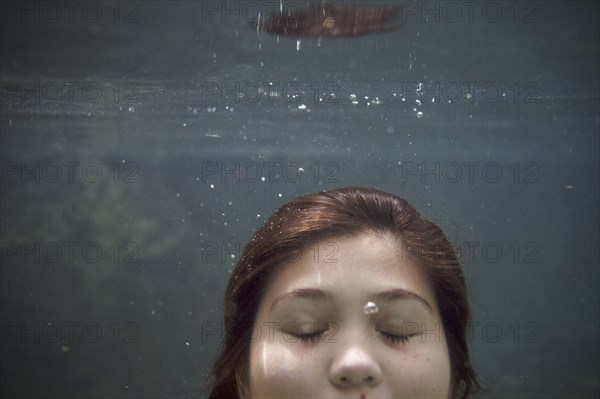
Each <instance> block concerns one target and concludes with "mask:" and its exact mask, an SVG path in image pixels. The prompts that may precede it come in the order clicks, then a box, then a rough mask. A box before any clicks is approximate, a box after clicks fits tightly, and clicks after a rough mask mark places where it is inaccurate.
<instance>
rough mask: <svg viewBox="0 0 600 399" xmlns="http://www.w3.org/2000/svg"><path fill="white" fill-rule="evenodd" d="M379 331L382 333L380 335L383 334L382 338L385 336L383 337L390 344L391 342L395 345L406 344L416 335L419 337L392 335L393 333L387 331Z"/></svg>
mask: <svg viewBox="0 0 600 399" xmlns="http://www.w3.org/2000/svg"><path fill="white" fill-rule="evenodd" d="M377 331H379V333H380V334H381V335H382V336H383V337H384V338H385V339H386V340H388V341H389V342H391V343H393V344H398V343H400V342H402V343H406V342H408V340H409V339H410V338H411V337H414V336H415V335H417V334H409V335H402V334H392V333H389V332H387V331H384V330H377Z"/></svg>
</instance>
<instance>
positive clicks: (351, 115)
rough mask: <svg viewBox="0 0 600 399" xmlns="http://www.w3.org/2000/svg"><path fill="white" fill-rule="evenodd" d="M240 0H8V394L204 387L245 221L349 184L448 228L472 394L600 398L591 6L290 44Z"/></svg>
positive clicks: (139, 393)
mask: <svg viewBox="0 0 600 399" xmlns="http://www.w3.org/2000/svg"><path fill="white" fill-rule="evenodd" d="M225 3H227V4H228V6H229V7H231V8H230V9H231V10H234V11H233V13H232V14H227V13H223V10H222V9H220V7H223V4H225ZM249 3H253V4H254V5H257V6H258V7H263V8H267V9H268V10H270V9H271V6H270V5H265V3H263V2H246V3H241V2H233V1H232V2H215V3H211V2H191V1H189V2H188V1H173V2H166V1H148V2H117V3H113V2H96V3H94V2H89V3H80V5H81V6H80V7H76V8H75V9H74V11H73V15H72V18H71V17H70V16H69V14H68V10H67V9H66V8H65V7H66V6H64V5H61V3H56V4H58V5H59V6H58V8H56V7H55V8H52V7H49V6H47V5H44V4H45V3H38V2H27V5H26V6H23V5H17V4H16V3H11V2H6V3H3V7H4V8H3V9H2V16H1V18H2V28H1V33H2V34H1V39H0V43H1V57H0V66H1V70H0V77H1V81H2V88H1V93H2V102H1V108H0V111H1V113H0V127H1V134H0V139H1V142H0V144H1V145H0V156H1V158H2V186H1V187H2V191H1V202H0V215H1V224H0V229H1V235H2V237H1V240H2V248H1V249H2V264H1V269H0V270H1V292H2V296H1V301H2V302H1V320H2V349H1V354H0V359H1V360H0V362H1V363H0V364H1V376H0V378H1V386H2V387H1V390H2V392H1V393H2V396H3V397H61V398H64V397H69V398H79V397H92V398H100V397H189V396H197V397H202V395H203V392H202V391H201V390H200V389H201V387H202V385H203V384H204V383H205V380H206V373H207V368H208V367H209V365H210V364H211V361H212V359H213V357H214V356H215V354H216V353H217V349H218V346H219V344H220V338H219V334H220V329H221V325H220V323H221V318H222V309H221V308H222V303H221V301H222V295H223V291H224V287H225V283H226V281H227V279H228V277H229V272H230V270H231V268H232V267H233V264H234V263H235V260H236V259H237V257H236V255H239V252H240V251H241V248H243V245H244V244H245V242H246V241H247V240H248V239H249V238H250V235H251V234H252V232H253V231H254V230H255V229H256V228H257V227H258V226H259V225H260V224H261V223H262V222H263V221H264V220H265V218H266V217H268V215H270V213H271V212H273V211H274V210H275V209H276V208H277V207H278V206H279V205H281V204H282V203H283V202H285V201H288V200H290V199H292V198H294V197H295V196H297V195H300V194H303V193H308V192H313V191H317V190H321V189H328V188H334V187H343V186H349V185H360V186H370V187H377V188H380V189H383V190H386V191H390V192H393V193H395V194H398V195H400V196H403V197H405V198H407V199H408V200H409V201H411V202H413V203H414V204H415V205H416V206H417V207H418V208H419V209H421V210H422V211H423V212H424V213H425V214H426V215H427V216H428V217H430V218H432V219H434V220H436V221H437V222H438V223H439V224H440V225H441V226H442V227H443V228H444V229H445V230H446V231H447V232H448V234H449V236H450V238H451V239H452V240H453V241H455V242H457V243H459V244H460V245H461V249H462V253H463V257H464V258H463V259H464V264H465V270H466V274H467V277H468V284H469V289H470V297H471V304H472V311H473V317H474V323H473V330H472V336H471V350H472V353H473V360H474V364H475V367H476V370H477V371H478V373H479V375H480V377H481V379H482V380H483V382H484V384H485V385H486V386H487V387H488V390H489V391H488V393H487V394H485V395H482V397H486V398H497V397H498V398H500V397H501V398H523V397H531V398H533V397H552V398H565V397H573V398H575V397H577V398H580V397H581V398H583V397H590V398H591V397H597V396H598V395H599V390H600V389H599V381H598V375H599V364H598V314H599V309H598V286H599V276H598V258H599V256H598V255H599V254H598V239H599V237H598V225H599V223H598V221H599V220H598V177H599V176H598V175H599V173H598V166H599V162H598V153H599V141H598V127H599V116H598V106H599V103H598V91H599V90H598V89H599V87H598V83H599V82H598V67H599V58H598V28H599V26H598V25H599V23H598V11H599V10H598V3H597V2H591V1H590V2H587V1H584V2H567V1H548V2H495V3H494V2H480V3H478V8H475V9H474V14H473V15H472V19H471V18H470V16H469V14H468V8H466V6H465V5H464V4H463V3H460V2H459V3H454V4H458V9H459V10H460V11H461V12H462V17H461V18H460V19H459V20H458V21H456V22H452V21H451V19H453V17H452V15H454V14H450V12H451V11H452V10H450V9H448V8H447V7H448V6H447V4H446V3H443V2H433V1H432V2H426V3H422V2H419V3H398V4H410V7H413V6H414V7H416V8H406V9H405V11H411V12H412V11H413V10H416V11H415V12H416V13H415V14H410V15H407V14H406V13H405V15H404V17H403V18H404V21H403V26H402V27H401V29H399V30H398V31H396V32H392V33H383V34H374V35H369V36H364V37H359V38H352V37H351V38H334V39H329V40H328V39H323V40H319V39H317V38H309V39H302V40H301V41H300V43H298V42H297V40H296V39H295V38H288V37H279V38H277V37H276V36H270V35H268V34H265V33H261V34H256V32H255V31H253V30H252V29H251V28H250V24H249V23H248V19H250V17H251V16H252V15H251V13H250V11H249V9H248V8H246V9H244V7H248V6H247V4H249ZM305 3H306V2H297V3H296V4H300V5H304V4H305ZM268 4H270V3H268ZM289 4H292V2H289V1H286V2H284V5H286V6H289ZM207 5H211V6H215V7H216V10H217V11H216V12H214V13H213V11H212V10H214V8H206V7H207ZM23 7H29V8H26V9H24V8H23ZM424 7H425V8H424ZM427 7H429V8H427ZM484 8H485V9H486V10H487V11H488V12H489V14H485V15H483V14H482V10H483V9H484ZM83 9H85V10H86V12H88V13H89V14H82V13H81V11H82V10H83ZM427 9H429V10H433V11H430V13H429V14H428V15H426V16H423V15H422V14H420V13H421V12H423V11H424V10H425V11H426V10H427ZM496 9H500V10H501V11H502V14H501V15H500V16H498V18H497V21H495V20H494V18H492V17H493V16H494V14H493V13H492V11H494V10H496ZM56 10H59V11H60V12H62V17H61V18H58V17H57V15H58V14H54V13H53V12H54V11H56ZM94 10H100V11H101V12H102V14H101V15H100V16H99V17H97V18H96V15H97V14H93V11H94ZM236 10H237V11H236ZM244 10H246V11H244ZM209 11H210V12H209ZM246 12H247V13H246ZM236 13H237V14H236ZM98 15H99V14H98ZM237 18H239V21H237V20H236V19H237ZM54 19H58V21H57V22H53V21H54ZM96 19H97V21H96ZM259 88H260V90H262V91H260V90H259ZM332 93H333V95H332ZM238 94H240V95H241V97H240V96H238ZM294 96H295V97H294ZM365 97H368V99H366V98H365ZM403 98H404V101H403ZM417 100H418V102H417ZM353 102H356V104H354V103H353ZM419 102H420V104H419ZM418 112H421V113H422V115H421V114H418ZM419 168H421V169H419ZM301 169H303V172H302V171H301ZM228 171H233V172H228ZM428 171H429V172H428ZM262 178H264V179H262ZM232 255H233V257H232ZM33 382H35V383H33Z"/></svg>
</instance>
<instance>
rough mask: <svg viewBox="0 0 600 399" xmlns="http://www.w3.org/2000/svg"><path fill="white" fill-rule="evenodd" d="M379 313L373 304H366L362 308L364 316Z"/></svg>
mask: <svg viewBox="0 0 600 399" xmlns="http://www.w3.org/2000/svg"><path fill="white" fill-rule="evenodd" d="M377 312H379V308H378V307H377V304H376V303H375V302H367V303H366V304H365V306H363V313H364V314H374V313H377Z"/></svg>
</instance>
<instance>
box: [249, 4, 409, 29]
mask: <svg viewBox="0 0 600 399" xmlns="http://www.w3.org/2000/svg"><path fill="white" fill-rule="evenodd" d="M297 4H298V3H295V4H294V6H293V7H291V4H289V5H290V6H289V7H288V6H287V5H286V7H283V6H282V8H281V9H277V10H275V11H274V12H273V13H271V14H269V15H266V16H261V18H258V19H257V21H254V22H253V23H252V25H253V27H254V28H255V29H256V31H257V32H267V33H271V34H275V35H284V36H291V37H349V36H363V35H368V34H371V33H376V32H388V31H394V30H397V29H399V28H400V27H401V24H400V22H399V16H400V15H401V7H400V5H399V4H400V3H398V2H394V3H392V4H390V3H387V4H385V3H384V4H373V2H352V3H342V2H324V1H311V2H309V3H308V7H306V8H300V7H299V6H297Z"/></svg>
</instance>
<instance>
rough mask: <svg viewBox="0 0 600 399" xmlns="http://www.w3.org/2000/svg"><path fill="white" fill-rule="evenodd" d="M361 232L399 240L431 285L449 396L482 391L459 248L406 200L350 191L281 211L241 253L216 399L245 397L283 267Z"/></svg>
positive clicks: (213, 389)
mask: <svg viewBox="0 0 600 399" xmlns="http://www.w3.org/2000/svg"><path fill="white" fill-rule="evenodd" d="M363 233H372V234H377V235H380V236H381V235H384V236H386V237H392V238H394V239H395V240H396V242H397V243H398V244H399V246H401V248H402V251H404V253H405V254H406V256H407V257H408V259H410V260H412V261H413V262H415V264H416V265H417V266H418V267H419V268H420V270H421V271H422V272H423V274H424V275H425V276H426V278H427V280H428V281H429V283H430V285H431V287H432V289H433V293H434V295H435V299H436V301H437V304H438V307H439V310H440V314H441V317H442V322H443V326H444V332H445V335H446V339H447V344H448V351H449V357H450V366H451V383H452V385H451V389H452V395H451V397H452V398H463V399H464V398H468V397H470V396H471V395H472V394H474V393H477V392H480V391H482V390H483V388H482V386H481V385H480V383H479V381H478V379H477V376H476V374H475V372H474V370H473V368H472V367H471V363H470V359H469V350H468V346H467V328H468V325H469V323H470V320H471V313H470V309H469V304H468V299H467V287H466V282H465V278H464V275H463V272H462V269H461V265H460V262H459V260H458V254H457V251H456V249H455V247H454V246H452V244H451V243H450V241H449V240H448V239H447V238H446V235H445V234H444V232H443V231H442V230H441V229H440V228H439V227H438V226H437V225H436V224H434V223H433V222H431V221H429V220H427V219H426V218H425V217H423V216H422V215H421V214H420V213H419V212H418V211H417V210H416V209H415V208H414V207H413V206H412V205H411V204H409V203H408V202H407V201H406V200H404V199H402V198H399V197H397V196H395V195H392V194H389V193H386V192H384V191H380V190H376V189H369V188H360V187H348V188H342V189H335V190H330V191H322V192H317V193H313V194H308V195H304V196H301V197H298V198H296V199H294V200H292V201H290V202H288V203H286V204H284V205H282V206H281V207H280V208H279V209H277V211H275V213H274V214H273V215H272V216H271V217H270V218H269V219H268V220H267V221H266V222H265V223H264V224H263V225H262V227H260V229H259V230H258V231H257V232H256V234H254V236H253V237H252V239H251V240H250V242H249V243H248V244H247V246H246V247H245V248H244V251H243V252H242V255H241V257H240V259H239V261H238V263H237V265H236V266H235V268H234V270H233V271H232V274H231V277H230V279H229V282H228V284H227V288H226V291H225V309H224V311H225V313H224V318H225V320H224V322H225V323H224V336H223V341H222V345H221V350H220V353H219V355H218V356H217V358H216V361H215V362H214V364H213V367H212V371H211V381H210V387H209V389H210V398H211V399H225V398H227V399H231V398H240V389H242V383H247V382H248V377H249V373H248V372H249V370H248V367H249V366H248V364H249V353H250V351H249V349H250V341H251V337H252V330H253V325H254V321H255V317H256V313H257V310H258V306H259V304H260V302H261V300H262V297H263V294H264V292H265V291H266V286H267V284H268V282H269V277H271V276H272V275H273V273H274V272H275V271H277V270H278V269H279V266H285V265H286V264H288V265H289V264H291V263H292V262H293V260H291V259H298V256H297V255H298V254H299V253H300V251H302V249H305V248H307V247H309V246H311V245H313V244H315V243H318V242H321V241H323V240H327V239H335V238H342V237H353V236H358V235H360V234H363ZM290 260H291V261H290Z"/></svg>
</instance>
